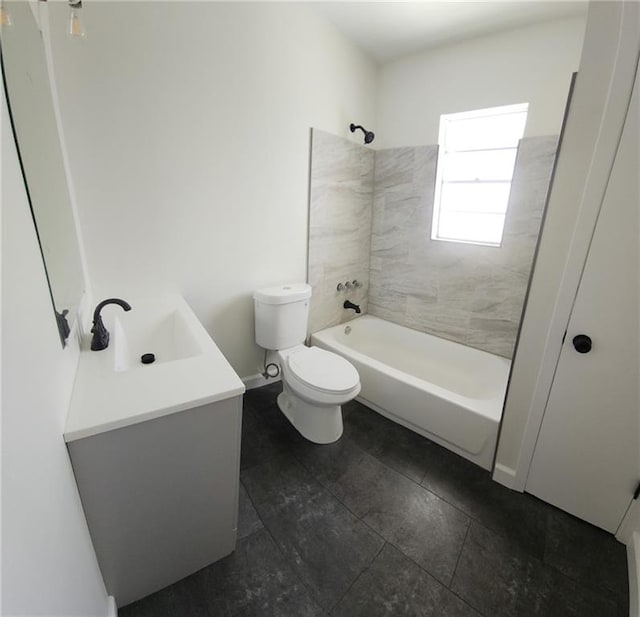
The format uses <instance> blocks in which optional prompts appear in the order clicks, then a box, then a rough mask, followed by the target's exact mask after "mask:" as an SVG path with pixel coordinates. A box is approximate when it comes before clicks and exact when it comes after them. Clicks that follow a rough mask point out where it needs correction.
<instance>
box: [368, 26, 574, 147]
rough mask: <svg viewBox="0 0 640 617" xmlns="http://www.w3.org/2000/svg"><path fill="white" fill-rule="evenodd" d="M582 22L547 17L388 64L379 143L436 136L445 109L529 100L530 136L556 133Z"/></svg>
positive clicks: (413, 142)
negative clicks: (553, 19)
mask: <svg viewBox="0 0 640 617" xmlns="http://www.w3.org/2000/svg"><path fill="white" fill-rule="evenodd" d="M584 27H585V18H571V19H564V20H557V21H553V22H543V23H541V24H536V25H532V26H529V27H526V28H520V29H517V30H511V31H508V32H503V33H500V34H494V35H491V36H486V37H480V38H476V39H471V40H469V41H465V42H462V43H456V44H452V45H445V46H442V47H439V48H436V49H432V50H428V51H426V52H423V53H419V54H415V55H412V56H408V57H405V58H402V59H400V60H397V61H395V62H389V63H387V64H385V65H383V66H382V68H381V70H380V82H379V87H378V98H377V105H378V108H377V118H376V124H375V126H374V130H375V132H376V142H377V144H378V147H379V148H381V147H398V146H417V145H428V144H436V143H438V125H439V122H440V115H441V114H447V113H455V112H460V111H469V110H472V109H483V108H487V107H495V106H499V105H508V104H512V103H526V102H528V103H529V104H530V107H529V117H528V120H527V128H526V132H525V136H526V137H532V136H538V135H557V134H558V133H559V132H560V126H561V124H562V116H563V112H564V107H565V104H566V101H567V94H568V92H569V83H570V80H571V74H572V73H573V72H574V71H576V70H577V68H578V63H579V60H580V51H581V48H582V40H583V36H584Z"/></svg>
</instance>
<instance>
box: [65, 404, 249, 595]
mask: <svg viewBox="0 0 640 617" xmlns="http://www.w3.org/2000/svg"><path fill="white" fill-rule="evenodd" d="M241 422H242V399H241V397H235V398H231V399H227V400H225V401H220V402H217V403H212V404H209V405H204V406H202V407H197V408H194V409H191V410H188V411H183V412H179V413H175V414H171V415H169V416H164V417H162V418H158V419H155V420H150V421H148V422H142V423H140V424H135V425H132V426H129V427H125V428H121V429H116V430H113V431H109V432H106V433H102V434H100V435H95V436H92V437H87V438H85V439H79V440H77V441H73V442H70V443H68V444H67V446H68V448H69V453H70V455H71V461H72V464H73V469H74V473H75V475H76V481H77V483H78V488H79V491H80V497H81V499H82V504H83V507H84V510H85V514H86V517H87V522H88V524H89V530H90V532H91V538H92V540H93V544H94V547H95V550H96V554H97V556H98V563H99V565H100V569H101V570H102V575H103V578H104V582H105V585H106V588H107V590H108V592H109V594H111V595H113V596H114V597H115V599H116V603H117V605H118V606H124V605H126V604H129V603H130V602H133V601H135V600H137V599H139V598H142V597H144V596H146V595H148V594H150V593H153V592H154V591H157V590H158V589H161V588H162V587H165V586H167V585H169V584H171V583H174V582H175V581H177V580H180V579H181V578H184V577H185V576H188V575H189V574H191V573H193V572H195V571H197V570H199V569H201V568H203V567H204V566H206V565H208V564H210V563H212V562H214V561H216V560H218V559H220V558H222V557H224V556H226V555H228V554H229V553H231V552H232V551H233V550H234V548H235V542H236V530H237V514H238V482H239V466H240V458H239V457H240V449H239V443H240V427H241Z"/></svg>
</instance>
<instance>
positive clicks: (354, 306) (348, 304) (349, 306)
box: [342, 300, 360, 315]
mask: <svg viewBox="0 0 640 617" xmlns="http://www.w3.org/2000/svg"><path fill="white" fill-rule="evenodd" d="M342 306H343V307H344V308H346V309H353V310H354V311H355V312H356V313H358V315H359V314H360V307H359V306H358V305H357V304H354V303H353V302H349V300H345V301H344V304H343V305H342Z"/></svg>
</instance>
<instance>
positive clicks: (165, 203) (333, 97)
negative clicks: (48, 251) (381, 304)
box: [50, 2, 376, 377]
mask: <svg viewBox="0 0 640 617" xmlns="http://www.w3.org/2000/svg"><path fill="white" fill-rule="evenodd" d="M83 11H84V20H85V24H86V29H87V38H86V40H81V41H77V40H70V39H68V38H66V37H65V36H64V21H65V19H66V16H67V9H66V7H65V6H52V7H51V11H50V12H51V17H52V20H51V32H52V38H53V41H52V44H53V52H54V64H55V69H56V76H57V81H58V89H59V96H60V103H61V110H62V118H63V125H64V129H65V136H66V140H67V146H68V151H69V156H70V163H71V169H72V171H73V174H74V182H75V188H76V194H77V200H78V205H79V214H80V221H81V229H82V234H83V240H84V243H85V248H86V253H87V261H88V267H89V273H90V277H91V283H92V285H93V289H94V295H95V300H96V301H97V300H99V299H102V298H104V297H107V296H111V295H116V296H121V297H123V298H125V299H126V298H127V297H128V296H134V295H140V294H145V293H148V294H153V293H159V292H162V291H163V290H174V291H178V292H181V293H182V294H183V295H184V296H185V297H186V299H187V301H188V302H189V303H190V304H191V306H192V307H193V308H194V310H195V311H196V313H197V315H198V316H199V318H200V319H201V321H202V322H203V323H204V325H205V327H206V328H207V329H208V330H209V332H210V333H211V334H212V335H213V337H214V339H215V340H216V342H217V343H218V345H219V346H220V348H221V349H222V351H223V352H224V353H225V355H226V356H227V358H228V359H229V360H230V362H231V363H232V365H233V366H234V368H235V369H236V370H237V371H238V373H239V374H240V375H241V376H243V377H244V376H248V375H251V374H255V373H256V372H257V370H258V367H259V364H260V362H261V359H262V358H261V352H260V350H259V349H258V348H257V347H256V346H255V343H254V334H253V302H252V299H251V293H252V291H253V290H254V289H256V288H259V287H263V286H269V285H274V284H278V283H283V282H292V281H301V280H304V279H305V277H306V254H307V217H308V182H309V144H310V128H311V127H312V126H313V127H317V128H320V129H323V130H327V131H329V132H332V133H334V134H338V135H343V136H345V137H349V138H353V136H352V135H351V134H350V133H349V129H348V127H349V123H350V122H357V123H362V124H364V125H365V126H367V125H370V124H371V123H372V121H373V117H374V105H375V100H374V98H375V97H374V95H373V93H374V88H375V80H376V69H375V66H374V64H373V63H372V62H371V61H370V60H369V59H368V58H367V57H365V56H364V54H362V53H361V52H360V51H359V50H357V49H356V48H354V47H353V46H352V45H351V44H350V43H348V42H347V41H346V40H345V39H344V38H343V37H342V35H340V34H339V33H338V32H337V31H336V30H335V28H334V27H333V26H331V25H330V24H329V23H328V22H326V21H324V20H322V19H320V18H318V17H316V16H315V15H314V14H313V13H312V12H311V11H310V9H309V8H308V7H306V6H304V5H302V4H287V3H283V4H244V3H239V4H232V3H191V2H189V3H181V2H175V3H159V2H158V3H138V2H135V3H100V2H88V3H86V5H85V8H84V9H83ZM354 139H356V140H357V137H355V138H354Z"/></svg>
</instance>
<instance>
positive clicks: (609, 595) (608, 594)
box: [246, 403, 624, 614]
mask: <svg viewBox="0 0 640 617" xmlns="http://www.w3.org/2000/svg"><path fill="white" fill-rule="evenodd" d="M274 407H276V406H275V405H273V404H272V403H269V404H265V405H259V407H258V408H257V409H256V408H255V407H254V410H255V411H256V412H257V414H256V416H257V417H259V421H260V423H261V424H264V425H268V426H270V427H271V428H273V429H275V430H277V429H278V428H279V427H278V425H277V423H276V422H272V421H270V420H269V419H268V417H267V416H266V415H263V414H262V413H261V412H262V411H264V410H267V409H271V408H274ZM276 409H277V407H276ZM344 439H345V440H347V441H349V442H350V443H351V444H352V445H353V446H354V447H356V448H357V449H358V450H359V451H361V452H363V453H364V454H366V455H367V456H369V457H371V458H372V459H375V461H376V462H377V463H378V464H380V465H382V466H383V467H385V468H387V469H389V470H390V471H392V472H395V473H397V474H399V475H400V476H401V477H404V478H406V479H407V480H409V481H410V482H412V484H413V485H414V486H415V485H417V486H420V488H422V489H424V490H425V491H427V492H429V493H431V494H432V495H434V496H435V497H436V498H438V499H440V500H442V501H443V502H444V503H447V504H448V505H449V506H450V507H452V508H454V509H455V510H456V511H458V512H460V513H461V514H463V515H464V516H465V517H466V518H467V519H468V525H467V529H466V531H465V537H464V540H463V542H462V544H461V547H460V550H459V552H458V556H457V559H456V565H455V567H454V570H453V574H452V576H451V581H450V583H449V585H445V584H444V583H442V582H441V581H440V580H439V579H438V578H436V577H434V576H433V575H432V574H431V573H429V572H428V571H427V570H426V569H425V568H423V567H422V566H421V565H420V564H417V563H416V562H415V561H414V560H413V559H412V558H411V557H410V556H408V555H406V554H405V553H404V552H403V551H402V550H400V549H398V547H395V545H393V544H392V543H391V542H388V541H387V540H386V539H385V538H384V537H382V536H380V534H379V533H378V532H377V531H376V530H375V529H373V528H371V527H370V525H369V524H368V523H367V522H366V521H364V516H366V514H365V515H363V516H361V517H359V516H357V515H356V514H355V512H353V511H352V510H351V509H350V508H349V507H348V506H347V504H346V503H345V501H344V497H343V498H342V499H341V498H340V497H339V496H338V495H337V494H336V493H335V492H334V491H333V490H331V488H330V487H329V486H327V485H325V484H324V483H323V482H321V481H320V479H319V477H318V476H317V475H316V474H315V473H313V471H312V469H311V468H310V467H309V466H307V465H306V464H305V463H304V462H303V460H302V458H301V455H300V454H298V453H297V449H295V448H288V447H286V449H287V451H288V453H289V454H290V455H292V458H293V460H295V461H296V462H297V463H298V464H300V465H301V466H302V468H303V469H305V471H306V472H307V473H309V475H310V476H311V477H312V478H313V479H314V480H315V482H316V483H317V484H318V485H319V486H321V487H322V488H323V489H324V490H326V491H327V493H328V494H330V495H331V496H332V497H333V498H334V499H336V501H337V502H338V503H340V504H341V505H342V506H343V507H344V508H345V509H346V510H347V511H348V512H349V513H350V514H351V515H353V516H354V517H355V518H356V519H358V520H360V521H362V522H363V523H364V524H365V526H366V527H367V528H368V529H370V530H371V532H372V533H374V534H375V535H376V536H378V537H380V538H381V539H382V540H383V545H382V548H384V546H385V545H386V544H387V543H388V544H391V545H392V546H394V547H395V548H396V549H397V550H399V551H400V553H401V554H402V555H404V556H405V557H406V558H408V559H409V560H410V561H411V562H412V563H415V564H416V565H417V566H418V568H420V569H421V570H422V571H424V572H425V573H426V575H428V576H430V577H431V578H433V579H434V580H436V581H437V582H438V583H439V584H442V585H443V586H444V587H445V588H446V589H447V590H448V591H449V592H450V593H452V594H453V595H454V596H455V597H457V598H459V599H460V601H461V602H463V603H464V604H465V605H466V606H469V607H470V608H472V609H473V610H474V611H478V613H479V614H481V612H480V611H479V609H476V608H475V607H473V606H471V605H470V604H469V603H468V602H467V601H466V600H465V599H464V598H462V597H461V596H459V595H458V594H457V593H456V592H454V591H452V589H451V586H452V585H453V581H454V579H455V576H456V574H457V571H458V568H459V564H460V560H461V556H462V552H463V550H464V548H465V546H466V545H467V542H468V538H469V533H470V527H471V524H472V523H473V522H475V523H476V524H478V525H480V526H482V527H483V528H485V529H487V530H489V531H490V532H492V533H495V534H496V535H497V536H499V537H500V538H502V539H504V540H506V541H507V542H509V544H510V545H511V544H513V545H514V547H515V548H516V549H517V550H518V551H519V552H522V553H523V554H524V555H526V556H527V558H528V559H533V560H535V561H537V562H538V563H540V564H541V565H542V566H543V567H545V568H549V571H550V572H552V573H554V574H556V575H558V576H560V577H561V578H562V579H565V580H568V581H571V582H572V583H574V584H576V585H578V586H579V587H580V588H583V589H588V585H587V584H585V583H584V582H583V581H582V580H581V579H580V578H579V577H573V576H570V575H568V574H565V572H563V571H561V570H560V569H559V568H558V567H556V566H555V565H553V564H552V563H549V562H548V557H547V550H546V548H547V545H548V541H549V537H548V524H545V528H544V536H545V537H544V542H543V545H542V552H540V551H536V550H535V547H534V550H530V549H529V548H527V547H526V546H521V545H520V544H519V542H517V541H515V542H514V539H513V538H511V537H510V535H509V534H508V533H507V532H505V527H504V525H502V526H501V525H499V524H493V522H492V521H491V520H486V518H480V517H478V516H477V515H476V514H474V513H472V512H469V511H468V510H467V509H464V508H463V507H460V506H459V505H457V504H456V503H452V501H450V500H449V499H448V498H447V497H446V496H445V495H443V494H441V493H440V492H439V491H437V489H436V490H432V489H431V488H427V487H426V486H424V484H423V483H424V482H425V480H426V479H427V478H428V476H429V469H428V468H427V469H426V470H425V472H424V474H423V475H422V477H421V479H420V481H416V480H414V479H413V478H411V477H409V476H408V475H407V474H406V473H404V472H403V471H401V470H400V469H396V468H395V467H394V466H392V465H391V464H389V463H388V462H386V461H384V460H382V459H381V458H379V457H378V456H377V455H376V454H374V452H373V451H371V450H370V449H368V448H365V447H362V446H361V445H360V444H359V443H358V442H357V441H356V440H355V439H353V438H351V437H349V436H346V435H345V437H344ZM425 439H426V438H425ZM291 443H292V445H295V442H293V441H292V442H291ZM285 445H286V444H285ZM427 447H428V445H427V444H425V448H427ZM246 469H250V468H246ZM258 517H259V518H260V520H261V522H262V523H263V525H264V521H262V517H260V516H259V515H258ZM264 527H265V529H266V530H267V531H268V532H269V534H270V535H271V536H272V534H271V531H270V529H269V528H268V527H267V526H266V525H264ZM272 537H273V536H272ZM274 541H275V538H274ZM276 544H277V543H276ZM278 546H279V545H278ZM382 548H381V549H380V550H382ZM379 552H380V551H379ZM379 552H378V554H379ZM376 557H377V555H376ZM376 557H374V560H373V561H375V559H376ZM373 561H372V562H371V563H373ZM367 569H368V568H365V570H363V571H362V572H361V573H360V575H358V577H357V578H356V579H355V580H354V583H352V585H351V586H350V588H351V587H352V586H353V584H355V582H356V581H357V580H358V579H359V578H360V576H361V575H362V573H363V572H365V571H366V570H367ZM303 586H304V583H303ZM598 587H599V589H598V591H597V592H596V593H597V595H598V596H599V597H602V598H603V599H606V600H608V601H611V602H612V603H614V604H616V605H618V604H619V605H623V604H624V593H618V592H617V591H615V590H613V589H611V588H610V587H609V586H604V585H603V586H600V585H599V586H598ZM305 588H306V586H305ZM350 588H349V589H350ZM346 593H348V590H347V592H345V594H343V596H342V598H341V599H340V600H338V602H337V603H336V604H334V605H332V606H331V609H330V611H333V610H334V609H335V607H336V606H338V604H339V603H340V602H341V601H342V599H343V598H344V595H346ZM312 597H313V596H312ZM321 609H322V607H321ZM322 610H324V609H322Z"/></svg>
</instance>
